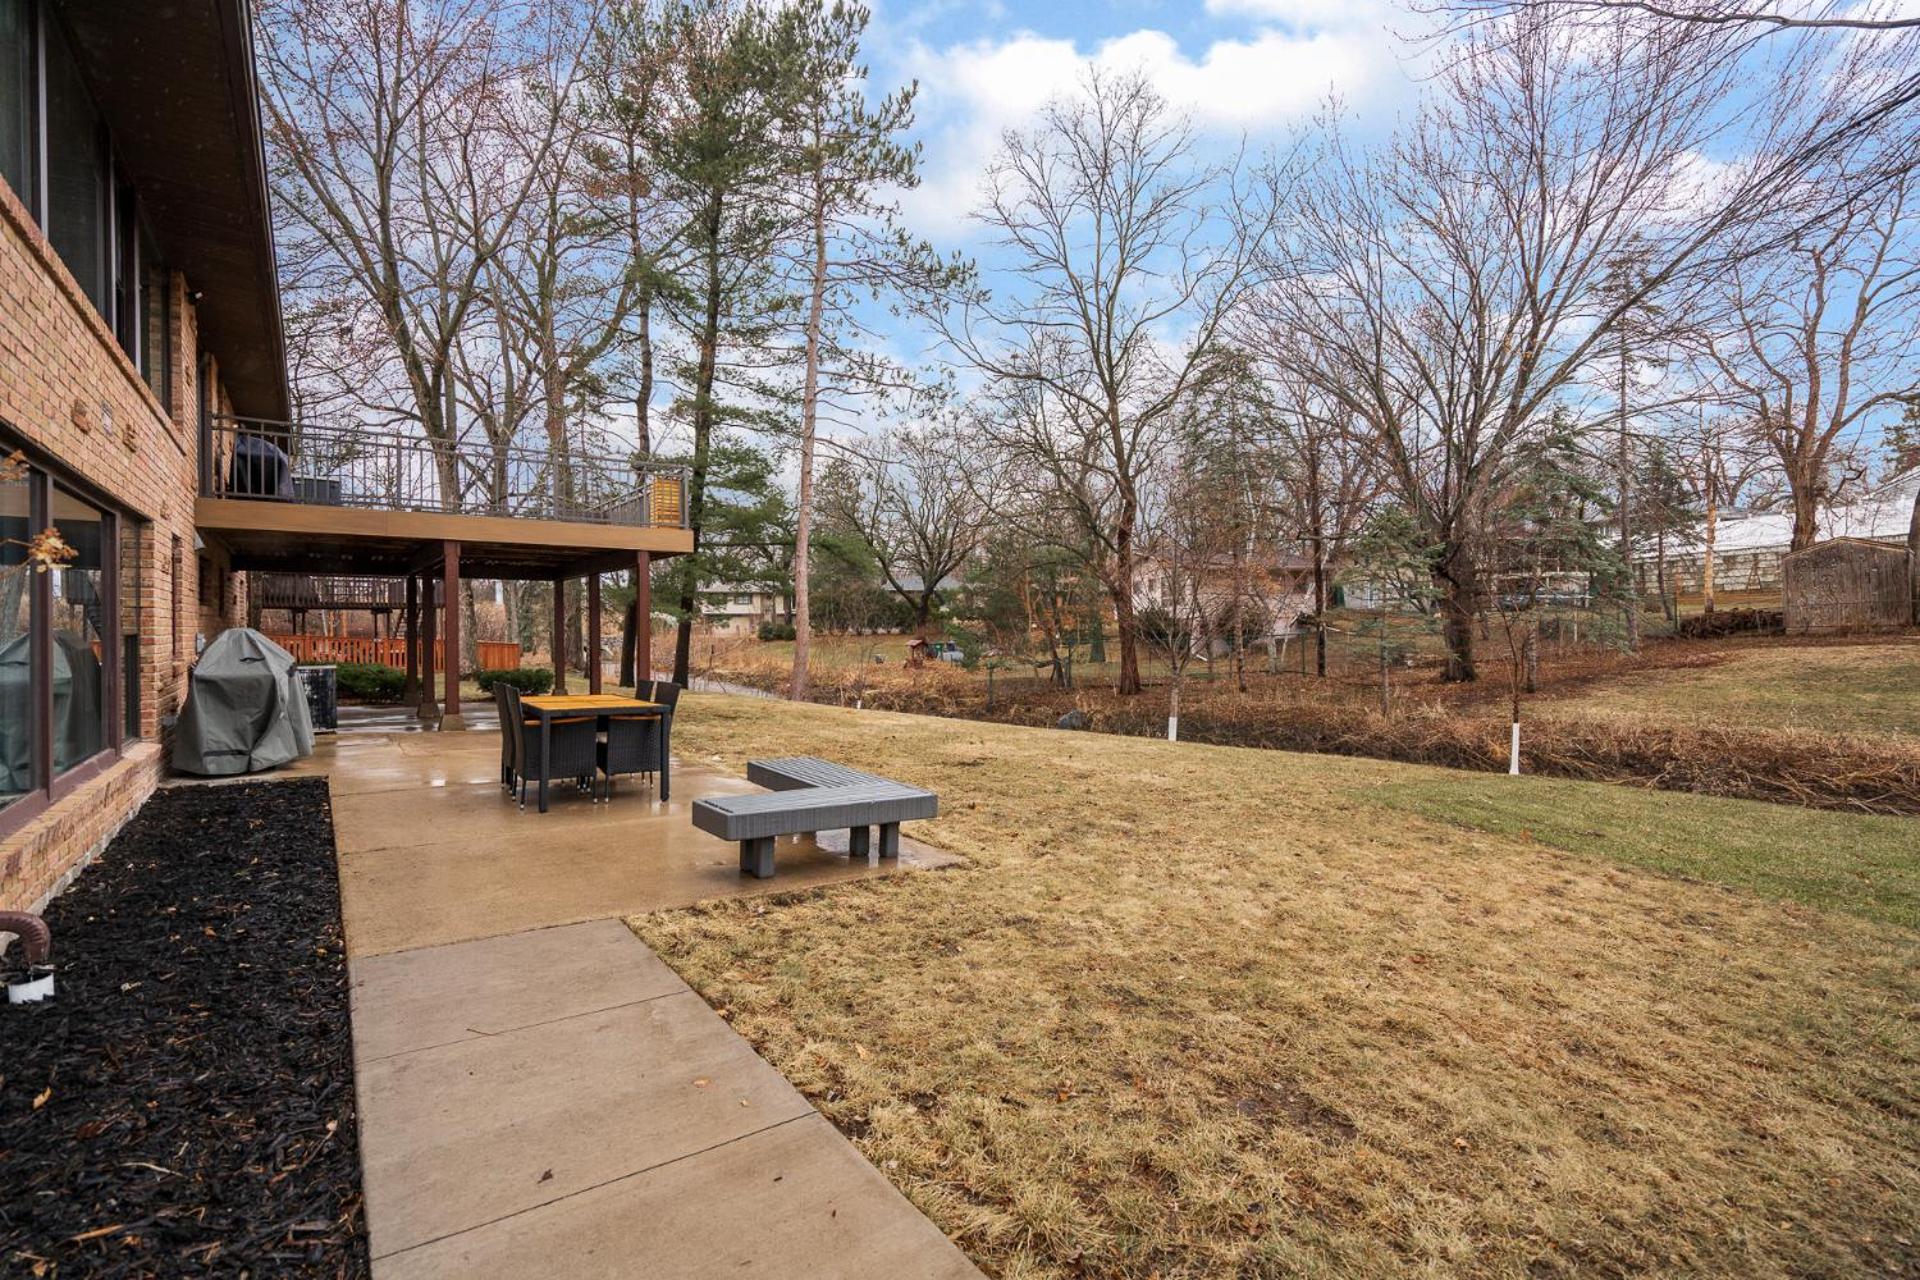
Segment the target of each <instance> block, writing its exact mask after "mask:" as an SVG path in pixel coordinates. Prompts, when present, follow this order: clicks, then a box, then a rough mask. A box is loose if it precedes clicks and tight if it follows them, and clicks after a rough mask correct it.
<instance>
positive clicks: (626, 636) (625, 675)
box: [617, 584, 640, 688]
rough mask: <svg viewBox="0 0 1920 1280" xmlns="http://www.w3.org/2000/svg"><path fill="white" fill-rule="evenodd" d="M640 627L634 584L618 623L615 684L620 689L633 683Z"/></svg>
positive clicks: (638, 602) (636, 592) (636, 586)
mask: <svg viewBox="0 0 1920 1280" xmlns="http://www.w3.org/2000/svg"><path fill="white" fill-rule="evenodd" d="M639 627H640V590H639V587H638V585H637V584H636V585H635V587H634V597H633V599H632V600H629V601H628V602H627V612H626V616H625V617H624V618H622V619H621V621H620V678H619V680H618V681H617V683H618V684H619V685H620V686H621V687H622V688H632V687H633V685H634V683H635V675H634V651H635V650H634V647H635V645H636V644H637V643H638V641H639Z"/></svg>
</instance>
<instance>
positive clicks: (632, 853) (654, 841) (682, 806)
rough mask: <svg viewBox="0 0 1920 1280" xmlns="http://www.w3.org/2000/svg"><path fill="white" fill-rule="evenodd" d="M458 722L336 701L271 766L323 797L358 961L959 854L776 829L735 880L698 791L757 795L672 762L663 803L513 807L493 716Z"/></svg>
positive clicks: (731, 780) (563, 794)
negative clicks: (768, 847) (696, 809)
mask: <svg viewBox="0 0 1920 1280" xmlns="http://www.w3.org/2000/svg"><path fill="white" fill-rule="evenodd" d="M468 720H469V723H470V724H472V725H473V726H474V727H473V728H471V729H469V730H467V731H466V732H459V733H436V732H419V731H418V725H419V722H418V721H416V720H412V719H411V717H410V716H408V715H406V714H404V713H400V712H375V713H367V712H363V711H360V710H359V709H356V708H344V709H343V720H342V726H343V730H345V731H343V732H341V733H339V734H337V735H328V736H323V737H322V738H321V739H320V742H319V744H318V746H317V748H316V750H315V753H314V755H313V756H312V757H311V758H310V759H307V760H304V761H302V762H300V764H299V765H298V766H297V767H294V768H291V769H287V770H282V771H281V773H280V774H279V775H276V776H301V775H313V776H324V777H326V778H327V779H328V781H329V783H330V785H331V788H332V792H333V812H334V828H335V838H336V841H337V843H338V847H339V850H340V877H341V885H340V893H341V900H342V905H343V910H344V912H345V916H346V929H347V947H348V950H349V952H350V953H351V954H352V955H353V956H354V957H356V958H359V957H364V956H372V955H380V954H384V953H386V952H389V951H400V950H405V949H407V948H411V947H427V946H437V945H440V944H444V943H449V942H461V941H466V940H468V939H472V938H488V937H495V936H497V935H500V934H505V933H517V932H519V931H521V930H523V929H538V928H544V927H548V926H551V925H559V924H574V923H577V922H579V921H583V920H606V919H612V918H616V917H621V916H631V915H639V914H643V913H645V912H648V911H658V910H662V909H664V908H671V907H683V906H689V905H691V904H693V903H695V902H702V901H708V900H711V899H714V898H727V897H737V896H744V895H748V894H764V893H779V892H785V891H788V890H792V889H798V888H805V887H808V886H811V885H819V884H830V883H835V882H839V881H844V880H850V879H860V878H863V877H866V876H876V875H890V874H894V873H896V872H897V871H913V870H922V869H927V868H932V867H939V866H945V865H947V864H950V863H952V862H955V861H957V859H955V858H953V857H951V856H949V855H947V854H943V853H941V852H940V851H938V850H936V849H931V848H929V847H927V846H926V845H924V844H920V843H918V842H916V841H914V840H912V839H910V838H903V839H902V840H901V842H900V859H899V862H898V864H897V865H896V864H895V863H892V862H887V863H881V862H880V861H879V860H878V859H875V858H869V859H864V860H862V861H861V862H860V863H859V864H857V865H856V864H853V863H850V862H849V860H848V858H847V854H846V848H847V846H846V833H845V832H843V831H842V832H823V833H822V834H821V836H820V837H819V839H817V840H815V839H812V838H808V837H791V838H785V839H782V840H781V841H780V842H779V847H778V850H777V853H776V859H775V862H776V866H777V868H778V874H777V875H776V876H775V877H774V878H773V879H771V880H755V879H753V878H751V877H746V876H742V875H741V874H740V870H739V861H740V860H739V849H738V846H736V845H733V844H729V843H727V842H725V841H721V840H717V839H715V838H714V837H712V836H709V835H706V834H704V833H702V832H699V831H696V830H694V828H693V825H692V823H691V821H690V820H689V817H688V814H689V811H690V809H691V807H692V805H693V802H694V801H696V800H698V799H700V798H701V797H703V796H710V795H730V794H739V793H741V792H749V791H755V790H758V788H756V787H753V786H752V785H751V784H749V783H748V782H746V781H745V780H744V779H742V778H738V777H735V776H732V775H730V774H726V773H721V772H718V771H716V770H715V769H713V768H712V767H703V766H702V765H701V764H700V763H699V762H690V761H683V760H676V762H675V764H674V770H673V799H672V800H671V801H670V802H668V803H665V804H663V803H660V802H659V801H658V800H657V799H656V798H655V797H654V794H653V793H652V792H651V791H650V790H648V788H647V787H646V785H645V784H643V783H641V782H640V781H639V780H637V779H621V780H620V781H619V782H618V783H617V784H616V790H615V791H614V795H613V799H612V800H611V801H610V802H608V803H604V804H595V803H593V801H592V800H591V799H590V798H589V797H588V796H586V795H585V794H582V793H579V792H576V791H575V790H574V789H573V788H572V787H571V786H556V787H555V788H554V798H553V805H552V808H551V809H550V810H549V811H548V812H546V813H536V812H534V810H533V807H532V805H531V804H529V805H528V807H527V808H525V809H522V808H520V807H519V806H518V805H517V804H516V803H515V802H514V800H513V799H512V798H511V797H509V796H508V795H506V794H505V793H504V792H503V791H501V789H500V786H499V783H498V781H497V779H498V777H499V768H500V739H499V736H498V732H497V730H495V729H494V728H493V726H492V723H491V718H490V717H489V718H488V719H487V720H485V721H483V720H481V718H480V717H479V716H478V715H474V714H471V713H470V714H469V716H468Z"/></svg>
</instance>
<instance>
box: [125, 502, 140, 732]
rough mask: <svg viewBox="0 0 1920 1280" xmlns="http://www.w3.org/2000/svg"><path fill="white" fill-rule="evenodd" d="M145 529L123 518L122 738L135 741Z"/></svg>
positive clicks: (137, 728)
mask: <svg viewBox="0 0 1920 1280" xmlns="http://www.w3.org/2000/svg"><path fill="white" fill-rule="evenodd" d="M143 528H144V526H143V525H142V524H141V523H140V522H139V521H138V520H131V519H128V518H127V517H126V516H122V517H120V694H121V699H122V711H121V719H120V736H121V737H122V738H123V739H126V740H128V741H131V740H132V739H134V738H137V737H139V736H140V735H141V733H142V732H144V726H142V724H141V723H140V622H141V619H140V584H141V571H140V539H141V532H142V530H143Z"/></svg>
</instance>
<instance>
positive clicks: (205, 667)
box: [173, 627, 313, 777]
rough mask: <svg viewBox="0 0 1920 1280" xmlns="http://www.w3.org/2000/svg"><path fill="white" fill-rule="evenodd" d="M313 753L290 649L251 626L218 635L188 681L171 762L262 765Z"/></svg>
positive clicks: (205, 768)
mask: <svg viewBox="0 0 1920 1280" xmlns="http://www.w3.org/2000/svg"><path fill="white" fill-rule="evenodd" d="M312 754H313V720H312V717H311V716H310V715H309V713H308V711H307V698H306V692H305V690H303V689H302V688H301V686H300V677H299V676H298V675H297V674H296V672H295V663H294V660H293V655H292V654H290V653H288V652H287V651H286V650H285V649H282V648H281V647H280V646H279V645H277V644H275V643H274V642H273V641H271V640H269V639H267V638H266V637H265V636H263V635H261V634H260V633H259V632H258V631H255V630H253V629H252V628H250V627H229V628H228V629H227V630H225V631H222V632H221V633H220V634H219V635H217V636H215V637H214V638H213V643H212V644H209V645H208V646H207V651H206V652H205V653H203V654H201V655H200V661H199V662H197V663H195V664H194V667H193V674H192V675H191V676H190V677H189V678H188V681H187V706H186V710H184V711H182V712H181V713H180V723H179V726H178V727H177V728H176V730H175V732H174V738H173V767H174V768H176V769H179V770H181V771H183V772H186V773H199V774H206V775H209V776H213V777H218V776H222V775H225V774H234V773H258V772H259V771H260V770H262V769H271V768H273V767H274V766H275V765H281V764H285V763H286V762H287V761H289V760H294V759H298V758H299V757H301V756H307V755H312Z"/></svg>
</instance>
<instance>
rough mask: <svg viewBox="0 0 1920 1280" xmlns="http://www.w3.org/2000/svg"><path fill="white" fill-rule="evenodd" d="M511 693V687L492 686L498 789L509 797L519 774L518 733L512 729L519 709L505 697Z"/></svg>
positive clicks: (502, 685) (515, 729)
mask: <svg viewBox="0 0 1920 1280" xmlns="http://www.w3.org/2000/svg"><path fill="white" fill-rule="evenodd" d="M511 692H513V686H511V685H507V684H496V685H494V686H493V705H494V709H495V710H496V711H498V712H499V713H500V789H501V790H503V791H505V792H507V793H508V794H509V795H511V794H512V792H513V780H514V779H515V778H516V777H517V776H519V773H520V731H519V730H518V729H517V728H515V727H514V722H515V721H516V720H517V719H518V718H519V714H518V713H519V709H518V708H517V707H515V706H514V705H513V704H512V702H511V701H510V700H509V699H508V697H507V695H508V694H509V693H511Z"/></svg>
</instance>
